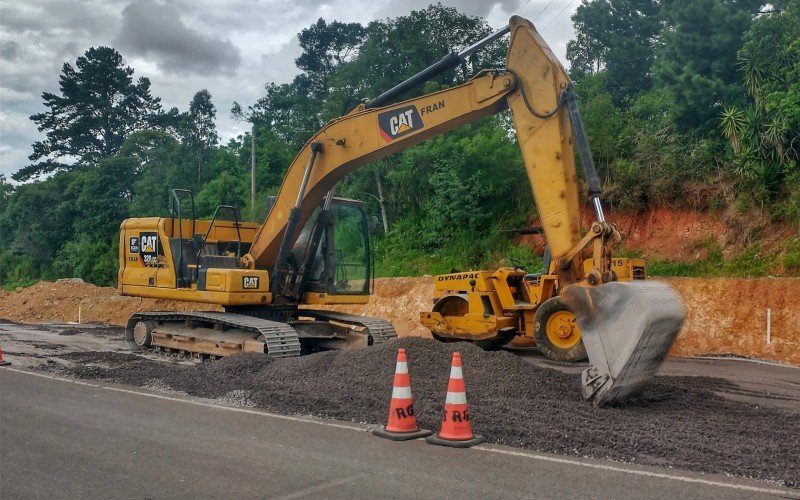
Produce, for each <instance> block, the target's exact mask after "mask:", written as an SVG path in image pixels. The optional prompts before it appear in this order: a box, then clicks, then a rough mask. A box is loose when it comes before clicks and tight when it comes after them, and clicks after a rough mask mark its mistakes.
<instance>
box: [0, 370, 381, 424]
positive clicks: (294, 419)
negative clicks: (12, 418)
mask: <svg viewBox="0 0 800 500" xmlns="http://www.w3.org/2000/svg"><path fill="white" fill-rule="evenodd" d="M5 369H6V370H8V371H11V372H16V373H22V374H24V375H33V376H34V377H42V378H47V379H50V380H57V381H59V382H67V383H70V384H78V385H85V386H88V387H94V388H95V389H103V390H106V391H113V392H123V393H126V394H135V395H137V396H145V397H148V398H154V399H163V400H166V401H175V402H178V403H185V404H190V405H196V406H204V407H206V408H216V409H220V410H228V411H233V412H237V413H247V414H250V415H261V416H265V417H272V418H278V419H281V420H290V421H292V422H304V423H307V424H316V425H324V426H326V427H335V428H337V429H347V430H351V431H359V432H366V431H368V430H369V429H367V428H365V427H357V426H355V425H347V424H340V423H336V422H328V421H325V420H321V419H316V418H312V417H295V416H291V415H281V414H278V413H270V412H267V411H260V410H251V409H248V408H237V407H234V406H224V405H218V404H213V403H207V402H205V401H197V400H192V399H184V398H176V397H172V396H164V395H162V394H152V393H149V392H141V391H135V390H131V389H122V388H121V387H111V386H107V385H100V384H90V383H87V382H81V381H79V380H73V379H69V378H63V377H56V376H55V375H46V374H44V373H35V372H29V371H27V370H19V369H17V368H5Z"/></svg>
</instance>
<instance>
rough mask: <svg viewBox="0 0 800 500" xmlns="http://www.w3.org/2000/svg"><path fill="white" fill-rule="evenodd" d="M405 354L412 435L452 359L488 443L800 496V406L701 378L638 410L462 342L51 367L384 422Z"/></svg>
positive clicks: (429, 415)
mask: <svg viewBox="0 0 800 500" xmlns="http://www.w3.org/2000/svg"><path fill="white" fill-rule="evenodd" d="M399 347H403V348H405V349H406V351H407V354H408V360H409V371H410V375H411V382H412V391H413V394H414V396H415V404H414V406H415V413H416V415H417V419H418V422H419V424H420V426H422V427H423V428H428V429H434V430H436V429H438V425H439V420H440V417H439V415H441V410H442V406H443V403H444V398H445V393H446V391H447V381H448V375H449V369H450V359H451V355H452V352H453V351H460V352H461V353H462V357H463V360H464V373H465V381H466V386H467V396H468V400H469V403H470V412H471V418H472V422H473V428H474V431H475V432H476V433H480V434H483V435H485V436H486V437H487V438H488V439H489V441H490V442H494V443H500V444H505V445H510V446H517V447H522V448H526V449H530V450H536V451H541V452H551V453H559V454H565V455H572V456H579V457H591V458H599V459H610V460H617V461H624V462H635V463H639V464H645V465H655V466H664V467H675V468H680V469H687V470H694V471H700V472H707V473H725V474H730V475H735V476H742V477H752V478H756V479H762V480H770V481H778V482H781V483H783V484H785V485H787V486H791V487H795V488H798V487H800V440H798V439H797V435H798V429H800V409H798V411H797V412H793V411H789V410H780V409H775V408H763V407H758V406H755V405H750V404H745V403H739V402H734V401H731V400H728V399H725V398H723V397H721V396H718V395H716V394H714V393H713V392H712V391H713V390H720V389H721V388H731V387H734V386H733V384H731V383H729V382H726V381H724V380H720V379H711V378H706V377H665V376H661V377H656V378H655V379H654V382H653V384H652V385H651V387H650V388H648V390H647V391H646V392H645V393H644V394H643V395H642V397H641V398H639V399H637V400H636V401H631V402H628V403H626V404H624V405H621V406H618V407H611V408H595V407H594V406H592V405H591V404H589V403H587V402H586V401H584V400H583V399H582V398H581V396H580V381H579V378H578V377H577V376H575V375H570V374H565V373H561V372H558V371H555V370H552V369H548V368H542V367H537V366H533V365H531V364H529V363H527V362H525V361H524V360H522V359H520V358H519V357H517V356H515V355H514V354H512V353H509V352H505V351H497V352H486V351H483V350H481V349H479V348H477V347H475V346H473V345H471V344H468V343H463V342H459V343H453V344H443V343H439V342H435V341H432V340H428V339H420V338H402V339H396V340H393V341H390V342H387V343H385V344H383V345H381V346H375V347H370V348H366V349H358V350H351V351H330V352H322V353H317V354H313V355H308V356H302V357H298V358H289V359H272V358H269V357H267V356H264V355H261V354H255V353H243V354H238V355H235V356H230V357H228V358H224V359H221V360H217V361H213V362H207V363H203V364H199V365H193V366H185V365H178V364H175V363H169V362H162V361H154V360H151V359H145V358H143V357H141V356H138V355H136V354H130V353H118V352H76V353H70V354H67V355H64V356H61V357H62V358H64V359H68V360H70V361H71V366H70V367H67V368H64V367H62V366H60V365H58V366H56V365H48V366H49V367H50V369H53V370H59V371H63V373H65V374H67V375H70V376H74V377H78V378H88V379H103V380H107V381H111V382H118V383H123V384H130V385H136V386H145V385H146V386H149V387H166V388H169V390H172V391H179V392H183V393H187V394H190V395H192V396H198V397H205V398H213V399H218V400H219V399H221V400H222V401H224V402H226V403H228V404H237V405H243V406H255V407H259V408H264V409H266V410H268V411H273V412H276V413H284V414H297V415H313V416H318V417H326V418H335V419H340V420H347V421H354V422H362V423H368V424H375V425H378V424H382V423H385V419H386V417H387V412H388V405H389V399H390V396H391V384H392V376H393V373H394V363H395V358H396V354H397V348H399Z"/></svg>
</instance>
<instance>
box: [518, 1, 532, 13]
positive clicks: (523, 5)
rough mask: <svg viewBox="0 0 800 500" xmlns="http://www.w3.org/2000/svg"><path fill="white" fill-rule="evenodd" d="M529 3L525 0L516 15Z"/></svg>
mask: <svg viewBox="0 0 800 500" xmlns="http://www.w3.org/2000/svg"><path fill="white" fill-rule="evenodd" d="M530 1H531V0H525V3H524V4H522V7H520V8H519V9H517V14H519V13H520V12H522V9H524V8H525V7H527V6H528V3H530Z"/></svg>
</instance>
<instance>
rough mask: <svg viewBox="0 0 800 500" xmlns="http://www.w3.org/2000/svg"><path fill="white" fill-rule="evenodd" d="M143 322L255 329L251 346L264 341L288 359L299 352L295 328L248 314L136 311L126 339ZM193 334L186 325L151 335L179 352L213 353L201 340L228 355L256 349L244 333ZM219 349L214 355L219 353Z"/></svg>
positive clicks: (131, 337) (268, 351)
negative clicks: (231, 335) (228, 335)
mask: <svg viewBox="0 0 800 500" xmlns="http://www.w3.org/2000/svg"><path fill="white" fill-rule="evenodd" d="M140 322H155V323H161V324H165V323H166V324H172V325H175V324H191V323H192V322H199V323H203V324H210V325H212V327H213V328H214V329H229V328H235V329H238V330H244V331H246V332H252V334H253V336H254V337H256V338H255V339H251V340H250V345H251V346H252V345H253V343H256V344H265V345H266V354H268V355H269V356H271V357H273V358H287V357H293V356H299V355H300V339H299V336H298V334H297V332H296V331H295V329H294V328H292V327H291V326H290V325H287V324H286V323H281V322H278V321H271V320H268V319H262V318H257V317H254V316H248V315H245V314H235V313H221V312H141V313H136V314H134V315H133V316H131V317H130V319H128V325H127V327H126V329H125V335H126V339H127V340H129V341H133V340H134V329H135V327H136V325H137V323H140ZM193 333H194V332H193V329H192V328H191V327H190V326H187V327H186V328H185V329H182V330H181V332H180V333H174V332H173V333H171V332H166V333H160V332H158V331H157V330H155V331H153V332H151V333H150V334H151V336H152V345H155V346H159V347H165V348H167V349H172V350H177V351H187V352H196V353H202V354H211V353H208V352H207V351H208V350H207V349H198V348H197V347H196V345H197V344H198V343H199V342H204V343H205V344H206V345H208V344H209V343H211V344H213V348H214V349H215V350H218V351H217V352H220V353H221V352H223V351H224V352H225V354H221V355H227V354H234V353H235V352H241V351H245V350H254V349H253V348H252V347H250V348H248V339H247V338H242V336H241V335H240V336H239V338H238V339H231V340H229V339H226V338H223V337H224V336H225V335H224V333H221V334H220V335H219V336H218V337H216V338H215V337H213V336H210V335H199V334H198V335H194V334H193ZM260 337H263V339H264V342H263V343H262V342H260V341H259V340H258V338H260ZM256 347H258V346H256ZM217 352H215V353H213V354H217ZM262 352H263V351H262Z"/></svg>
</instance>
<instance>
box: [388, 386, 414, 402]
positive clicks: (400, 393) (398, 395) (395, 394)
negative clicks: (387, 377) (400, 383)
mask: <svg viewBox="0 0 800 500" xmlns="http://www.w3.org/2000/svg"><path fill="white" fill-rule="evenodd" d="M392 399H411V387H394V388H392Z"/></svg>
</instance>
